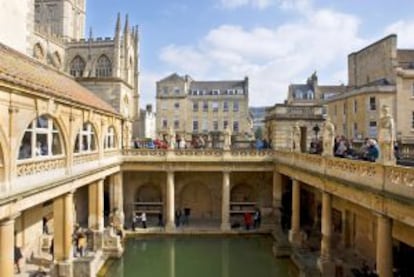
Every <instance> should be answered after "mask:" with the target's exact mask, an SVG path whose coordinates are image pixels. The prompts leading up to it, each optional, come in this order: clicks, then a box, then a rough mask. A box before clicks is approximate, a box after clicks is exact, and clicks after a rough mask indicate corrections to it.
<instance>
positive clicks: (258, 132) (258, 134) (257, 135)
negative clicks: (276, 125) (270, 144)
mask: <svg viewBox="0 0 414 277" xmlns="http://www.w3.org/2000/svg"><path fill="white" fill-rule="evenodd" d="M254 137H255V138H256V139H263V130H262V127H259V128H257V129H256V131H255V132H254Z"/></svg>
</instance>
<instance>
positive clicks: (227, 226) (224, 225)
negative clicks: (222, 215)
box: [220, 222, 231, 232]
mask: <svg viewBox="0 0 414 277" xmlns="http://www.w3.org/2000/svg"><path fill="white" fill-rule="evenodd" d="M220 229H221V231H222V232H226V231H230V230H231V226H230V223H228V222H227V223H221V227H220Z"/></svg>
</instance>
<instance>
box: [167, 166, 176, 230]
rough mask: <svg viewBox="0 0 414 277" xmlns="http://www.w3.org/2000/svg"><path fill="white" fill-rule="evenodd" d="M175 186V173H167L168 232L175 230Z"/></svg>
mask: <svg viewBox="0 0 414 277" xmlns="http://www.w3.org/2000/svg"><path fill="white" fill-rule="evenodd" d="M174 186H175V184H174V172H173V171H167V189H166V192H167V195H166V200H167V208H166V212H167V215H166V224H165V228H166V230H167V231H174V230H175V187H174Z"/></svg>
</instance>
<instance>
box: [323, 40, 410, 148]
mask: <svg viewBox="0 0 414 277" xmlns="http://www.w3.org/2000/svg"><path fill="white" fill-rule="evenodd" d="M413 68H414V50H410V49H398V48H397V36H396V35H389V36H386V37H384V38H382V39H380V40H379V41H376V42H374V43H372V44H370V45H368V46H366V47H365V48H363V49H361V50H359V51H357V52H354V53H351V54H349V56H348V79H349V84H348V87H349V90H348V91H347V93H344V94H342V95H339V96H336V97H333V98H330V99H327V100H326V104H327V107H328V114H329V115H330V117H331V119H332V122H333V123H334V124H335V127H336V130H337V133H338V135H344V136H346V137H347V138H350V139H353V140H354V141H362V140H363V139H364V138H366V137H370V138H377V136H378V126H379V119H380V113H381V107H382V106H383V105H388V106H389V107H390V108H391V113H392V115H393V117H394V119H395V127H396V137H397V141H398V142H399V143H400V144H402V145H404V147H409V145H411V144H413V143H414V135H413V130H414V102H413V95H414V94H413V91H414V89H413V88H414V69H413Z"/></svg>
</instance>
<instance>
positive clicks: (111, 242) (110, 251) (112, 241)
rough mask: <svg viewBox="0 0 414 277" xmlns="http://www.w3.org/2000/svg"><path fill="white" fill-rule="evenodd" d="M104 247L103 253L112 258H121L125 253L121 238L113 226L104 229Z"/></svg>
mask: <svg viewBox="0 0 414 277" xmlns="http://www.w3.org/2000/svg"><path fill="white" fill-rule="evenodd" d="M102 249H103V253H104V254H106V255H108V256H109V257H111V258H120V257H121V256H122V254H123V253H124V248H123V247H122V244H121V238H120V236H119V235H117V234H115V233H114V232H113V230H112V228H108V229H106V230H105V231H104V237H103V248H102Z"/></svg>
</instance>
